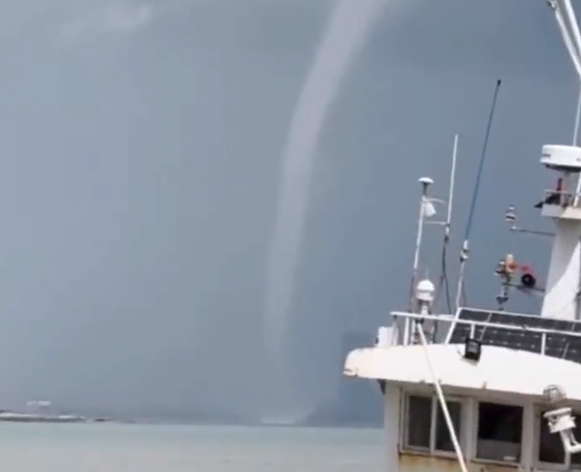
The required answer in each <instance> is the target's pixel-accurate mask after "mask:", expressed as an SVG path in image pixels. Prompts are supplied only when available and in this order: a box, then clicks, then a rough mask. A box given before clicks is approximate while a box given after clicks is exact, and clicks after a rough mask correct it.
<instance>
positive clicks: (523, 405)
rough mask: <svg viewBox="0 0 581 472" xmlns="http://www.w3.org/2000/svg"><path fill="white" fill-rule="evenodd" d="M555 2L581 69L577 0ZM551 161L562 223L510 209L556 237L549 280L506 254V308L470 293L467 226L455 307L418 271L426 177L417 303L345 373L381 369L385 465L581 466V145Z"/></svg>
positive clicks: (351, 360) (546, 149)
mask: <svg viewBox="0 0 581 472" xmlns="http://www.w3.org/2000/svg"><path fill="white" fill-rule="evenodd" d="M548 3H549V6H550V8H551V9H552V11H553V13H554V14H555V17H556V19H557V23H558V26H559V28H560V31H561V34H562V35H563V38H564V40H565V44H566V45H567V48H568V51H569V54H570V56H571V58H572V60H573V64H574V66H575V68H576V71H577V73H578V74H579V77H580V80H581V57H579V54H580V53H579V51H581V35H580V34H579V28H578V26H577V20H576V18H575V14H574V12H573V9H572V7H571V4H570V0H562V1H560V2H559V4H557V3H556V2H555V1H553V0H549V1H548ZM567 24H569V26H567ZM495 97H496V95H495ZM580 98H581V96H580ZM580 103H581V100H580ZM578 108H581V106H579V107H578ZM491 116H492V114H491ZM578 127H579V113H578V116H577V120H576V123H575V130H577V129H578ZM575 134H576V133H575ZM575 142H576V138H575V139H574V143H575ZM455 143H456V142H455ZM455 148H456V146H455ZM455 155H456V153H455V152H454V157H453V165H452V175H451V185H450V193H449V200H448V218H447V219H446V221H443V222H441V223H442V224H443V227H444V228H445V229H446V236H447V234H448V231H449V227H450V215H451V211H452V197H453V182H454V168H455V160H456V157H455ZM483 155H484V154H483ZM540 162H541V164H542V165H544V166H545V167H546V168H547V169H548V170H549V171H551V172H552V173H553V176H554V177H555V178H558V181H557V182H558V183H557V186H556V187H554V188H552V189H551V190H547V191H546V192H545V195H544V198H543V200H542V202H541V203H540V204H539V205H538V207H540V210H539V211H540V212H541V215H542V216H544V217H546V218H550V219H552V220H553V221H554V233H546V232H542V231H528V230H525V229H522V228H518V227H517V226H516V212H515V209H514V208H513V207H509V209H508V211H507V214H506V220H507V221H508V223H509V224H510V229H511V230H512V231H514V232H525V233H532V234H536V235H539V236H540V237H549V238H552V244H553V247H552V253H551V259H550V265H549V269H548V275H547V278H546V283H545V284H544V285H545V286H544V287H539V286H540V285H541V283H540V282H537V278H536V275H535V274H533V273H532V272H531V271H530V269H529V268H527V267H526V266H525V265H522V264H519V262H518V260H517V258H515V257H514V256H512V255H510V254H508V255H506V256H505V257H503V258H502V259H501V261H500V262H499V265H498V268H497V270H496V274H497V275H498V277H499V279H500V282H501V290H500V294H499V296H498V297H497V301H498V304H499V306H498V309H496V310H482V309H474V308H468V307H465V306H462V304H461V303H460V300H461V298H462V296H461V294H462V289H463V284H464V276H463V274H464V267H465V265H466V263H467V260H468V254H469V253H468V237H466V240H465V242H464V246H463V250H462V253H461V258H460V260H461V265H460V270H459V280H458V290H457V295H456V303H455V305H454V306H452V307H451V309H450V310H449V312H448V313H444V314H439V313H437V312H436V307H437V304H436V303H435V301H434V300H435V296H437V295H438V294H437V291H436V290H435V286H434V284H433V283H432V281H430V280H428V279H424V280H419V278H418V273H419V270H418V269H419V267H418V255H419V249H420V246H421V241H422V230H423V227H424V224H427V223H428V222H430V220H431V219H432V218H433V213H434V212H433V204H434V199H432V198H431V197H430V196H429V195H428V189H429V187H430V184H431V183H432V181H431V179H429V178H423V179H420V181H421V184H422V196H421V209H420V218H419V222H418V236H417V244H416V254H415V257H414V271H413V278H412V281H413V282H412V287H413V289H414V290H413V294H412V295H411V297H410V298H411V303H410V309H409V310H407V311H395V312H392V313H391V314H390V316H389V320H387V323H386V326H383V327H380V328H379V330H378V335H377V339H376V342H375V345H374V346H372V347H366V348H361V349H356V350H354V351H351V352H350V353H349V354H348V355H347V358H346V360H345V367H344V375H345V376H348V377H353V378H362V379H372V380H374V381H377V383H378V384H379V386H380V388H381V391H382V393H383V397H384V424H385V433H386V434H385V449H384V450H385V458H386V464H385V469H384V470H386V471H389V472H399V471H401V472H416V471H421V472H423V471H426V470H430V471H449V470H457V469H460V470H462V471H463V472H466V471H471V472H472V471H474V472H476V471H478V472H499V471H516V470H519V471H539V472H540V471H562V470H581V444H580V443H579V442H578V440H581V424H580V425H577V424H576V422H575V418H576V417H577V418H579V416H580V415H581V319H580V316H579V314H580V298H581V297H580V294H581V242H580V241H581V179H580V176H581V147H578V146H576V145H573V146H566V145H545V146H543V148H542V152H541V158H540ZM533 203H534V202H533ZM467 233H468V232H467ZM447 240H448V238H447V237H446V238H445V240H444V241H445V242H444V244H447ZM519 290H520V291H525V292H529V293H539V294H541V295H542V307H541V310H540V316H539V314H535V315H527V314H517V313H511V312H508V311H506V309H505V308H506V304H507V302H508V301H509V298H510V296H511V295H512V294H513V293H518V291H519Z"/></svg>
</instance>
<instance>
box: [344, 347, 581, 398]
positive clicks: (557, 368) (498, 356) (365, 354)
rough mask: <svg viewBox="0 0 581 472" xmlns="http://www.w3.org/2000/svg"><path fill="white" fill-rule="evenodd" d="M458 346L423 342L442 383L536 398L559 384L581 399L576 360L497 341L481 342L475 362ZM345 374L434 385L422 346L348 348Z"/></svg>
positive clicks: (579, 368)
mask: <svg viewBox="0 0 581 472" xmlns="http://www.w3.org/2000/svg"><path fill="white" fill-rule="evenodd" d="M463 348H464V346H461V345H457V344H447V345H446V344H432V345H430V346H428V349H429V352H430V356H431V358H432V360H433V362H434V364H435V365H437V366H438V375H439V378H440V379H439V380H440V383H441V384H442V386H443V387H451V388H454V389H455V390H456V391H457V390H486V391H489V392H499V393H515V394H518V395H527V396H534V397H537V398H540V397H542V395H543V391H544V389H545V388H546V387H547V385H551V384H559V385H562V386H563V388H564V389H565V391H566V392H567V397H568V398H569V399H570V400H572V401H581V381H580V379H581V364H577V363H575V362H571V361H567V360H563V359H557V358H554V357H549V356H542V355H540V354H535V353H532V352H527V351H517V350H514V349H508V348H503V347H496V346H485V348H484V349H483V350H482V357H481V359H480V361H479V362H477V363H474V362H470V361H467V360H465V359H464V358H463V356H462V352H463ZM344 375H345V376H347V377H360V378H367V379H383V380H387V381H388V382H395V383H400V384H421V385H433V381H432V375H431V372H430V369H429V365H428V362H427V360H426V356H425V355H424V352H423V347H422V346H421V345H413V346H394V347H391V348H389V349H378V348H363V349H357V350H355V351H352V352H350V353H349V355H348V357H347V360H346V362H345V369H344Z"/></svg>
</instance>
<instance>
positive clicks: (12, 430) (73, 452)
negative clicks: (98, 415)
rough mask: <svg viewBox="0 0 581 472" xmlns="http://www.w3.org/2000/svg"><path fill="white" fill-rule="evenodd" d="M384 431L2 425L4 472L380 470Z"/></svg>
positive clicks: (1, 466) (1, 467)
mask: <svg viewBox="0 0 581 472" xmlns="http://www.w3.org/2000/svg"><path fill="white" fill-rule="evenodd" d="M381 440H382V432H381V431H380V430H355V429H322V428H305V429H302V428H246V427H222V426H220V427H213V426H158V425H146V426H144V425H117V424H78V425H65V424H14V423H0V471H1V472H85V471H87V472H88V471H91V472H92V471H103V472H185V471H188V472H267V471H268V472H275V471H281V472H287V471H289V472H291V471H297V472H310V471H313V472H331V471H332V472H351V471H354V472H355V471H357V472H362V471H364V472H376V471H377V472H379V471H380V470H381V463H382V441H381Z"/></svg>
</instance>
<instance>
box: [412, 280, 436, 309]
mask: <svg viewBox="0 0 581 472" xmlns="http://www.w3.org/2000/svg"><path fill="white" fill-rule="evenodd" d="M435 292H436V287H434V284H433V283H432V282H431V281H430V280H429V279H424V280H420V281H419V282H418V285H417V286H416V300H417V302H418V305H419V309H420V313H421V314H423V315H426V314H428V313H429V311H430V308H431V306H432V302H433V301H434V293H435Z"/></svg>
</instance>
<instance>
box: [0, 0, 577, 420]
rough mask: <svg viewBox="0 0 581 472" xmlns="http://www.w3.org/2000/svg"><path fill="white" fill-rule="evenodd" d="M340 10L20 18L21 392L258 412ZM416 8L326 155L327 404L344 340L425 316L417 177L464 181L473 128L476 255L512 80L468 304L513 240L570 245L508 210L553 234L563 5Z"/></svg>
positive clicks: (565, 92) (17, 367) (320, 222)
mask: <svg viewBox="0 0 581 472" xmlns="http://www.w3.org/2000/svg"><path fill="white" fill-rule="evenodd" d="M353 1H357V0H353ZM389 1H390V0H386V2H388V3H389ZM391 1H397V0H391ZM334 3H335V2H334V1H333V0H292V1H291V0H277V1H267V0H166V1H164V2H156V3H153V2H152V3H137V2H126V3H121V2H114V1H113V2H109V3H107V2H102V1H96V0H82V1H78V0H75V1H74V2H73V1H72V0H43V1H42V2H41V1H37V0H30V1H28V2H15V1H12V2H5V4H4V5H3V6H2V7H0V40H1V41H2V43H0V64H1V66H2V68H1V70H2V74H0V103H1V105H2V106H1V107H0V156H1V158H0V222H1V224H0V228H1V231H0V268H1V270H0V314H1V316H0V358H1V359H2V362H0V378H2V382H0V404H2V403H4V404H7V405H11V406H14V405H19V404H23V403H24V402H25V401H26V400H29V399H31V398H34V397H46V398H50V399H52V400H54V401H55V402H58V403H64V404H74V405H102V406H105V407H107V406H111V407H124V406H131V405H156V406H159V407H165V406H167V407H176V408H183V409H184V410H188V409H195V408H201V407H206V406H213V407H221V408H229V409H232V410H235V411H237V412H252V411H258V410H259V409H260V404H261V398H260V394H259V393H258V392H256V390H257V385H258V384H257V382H259V381H260V380H261V379H264V378H268V373H264V372H261V371H260V366H261V359H262V357H263V351H262V340H261V336H262V330H261V325H262V310H263V300H264V294H263V291H264V275H265V274H264V271H265V266H266V259H265V258H266V256H267V248H268V243H269V236H270V234H271V231H272V225H273V223H274V212H275V202H276V196H277V184H278V181H279V169H280V166H281V162H280V158H281V153H282V148H283V145H284V143H285V139H286V133H287V130H288V125H289V122H290V120H291V114H292V111H293V107H294V104H295V101H296V100H297V98H298V95H299V93H300V90H301V86H302V84H303V82H304V80H305V77H306V74H307V72H308V70H309V67H310V66H311V61H312V58H313V56H314V52H315V50H316V46H317V43H318V41H319V40H320V39H321V35H322V34H323V31H324V27H325V24H326V20H327V18H328V16H329V14H330V12H331V9H332V8H333V6H334ZM407 3H408V4H409V5H405V7H402V8H400V9H399V10H398V13H397V15H398V16H393V15H392V14H391V11H390V10H389V9H386V11H385V15H384V16H383V17H382V19H381V21H379V22H378V25H377V27H376V28H375V29H374V31H373V32H372V34H371V36H370V38H369V41H368V42H367V44H366V46H365V48H364V49H363V50H362V52H361V54H359V55H358V57H357V58H355V61H354V62H353V66H352V69H351V71H350V73H349V74H348V75H347V76H346V79H345V80H344V82H343V84H342V86H341V88H340V92H339V96H338V97H337V100H336V101H335V103H334V104H333V107H332V110H331V113H330V115H329V119H328V120H327V122H326V123H325V126H324V131H323V133H322V136H321V139H320V142H319V146H318V149H317V152H316V155H315V158H316V161H315V171H314V177H313V180H312V187H311V198H310V203H309V220H308V225H307V230H306V235H305V238H306V239H305V245H304V251H303V255H302V258H301V262H300V270H299V276H298V284H297V290H296V297H295V303H294V307H293V320H294V322H293V324H292V327H291V329H290V331H291V333H292V334H291V338H292V349H293V351H294V352H295V356H294V360H293V362H292V368H290V369H289V370H290V371H289V376H291V377H292V378H293V379H295V380H294V381H295V382H296V384H297V385H298V386H299V387H298V392H299V396H300V401H302V402H304V403H305V405H307V406H312V405H311V404H312V403H315V402H317V401H320V400H322V399H325V398H330V397H331V396H332V395H333V392H334V389H335V388H336V382H337V379H338V376H339V375H340V367H341V366H340V361H339V360H338V355H339V346H340V338H341V334H342V333H343V332H345V331H347V330H362V331H369V332H370V333H372V334H373V332H374V330H375V328H376V326H377V325H378V324H379V323H380V322H381V321H382V319H384V318H385V316H386V314H387V312H388V311H389V310H391V309H397V308H402V307H405V304H406V293H407V290H408V283H409V276H410V267H411V262H412V255H413V254H412V251H413V248H412V242H411V241H412V240H413V234H414V231H415V227H414V225H415V218H416V213H417V211H416V207H417V193H418V187H417V184H416V180H417V178H418V177H420V176H422V175H424V174H428V175H431V176H432V177H433V178H434V179H435V181H436V184H435V186H434V191H435V192H437V193H439V194H440V195H441V196H444V195H445V193H446V186H447V182H446V180H447V174H448V168H449V155H450V152H451V146H452V140H453V135H454V133H456V132H457V133H460V164H459V174H458V179H459V181H458V194H457V195H458V198H457V203H458V205H457V210H458V211H457V217H456V219H455V221H454V230H455V238H456V239H455V241H454V244H453V245H454V247H453V248H452V256H453V257H451V265H453V266H455V261H456V256H457V252H458V241H459V240H460V239H461V238H462V235H463V232H464V224H465V223H464V222H465V220H466V212H467V206H468V203H467V202H468V200H469V199H470V196H471V188H472V186H473V182H474V176H475V170H476V166H477V161H478V158H479V155H480V149H481V146H482V140H483V135H484V129H485V125H486V119H487V115H488V112H489V107H490V102H491V99H492V93H493V89H494V83H495V80H496V79H497V78H503V79H504V84H503V89H502V90H501V92H500V97H499V102H498V109H497V117H496V118H497V119H496V121H495V123H494V127H493V133H492V136H491V141H490V147H489V157H488V161H487V164H486V168H485V170H484V176H483V182H482V187H481V199H480V201H479V203H478V207H477V210H478V213H477V215H476V218H475V220H474V226H473V233H472V236H473V239H472V244H471V246H472V254H471V260H470V267H469V274H470V280H469V282H468V287H467V292H468V297H469V299H470V301H471V302H473V303H478V304H488V305H492V304H493V302H494V295H495V294H496V285H495V280H494V276H493V270H494V267H495V264H496V262H497V259H498V258H499V257H500V256H502V255H503V254H504V253H505V252H507V251H511V252H515V253H516V255H517V257H519V258H521V259H524V260H525V261H527V262H534V263H536V264H538V265H539V266H540V269H541V272H542V271H543V269H544V265H545V264H546V262H547V259H548V249H549V247H548V245H547V244H546V242H544V241H536V240H534V239H532V240H525V241H523V240H517V239H514V237H509V235H508V234H507V231H506V229H505V227H504V221H503V214H504V210H505V208H506V206H507V205H508V204H511V203H512V204H516V205H517V207H518V208H519V209H521V211H520V214H521V216H520V217H522V218H523V219H525V220H526V222H527V224H529V226H535V227H543V225H545V224H546V223H545V222H542V221H541V220H540V219H537V218H536V216H537V215H536V214H535V212H534V210H533V209H532V206H533V205H534V204H535V203H536V202H537V201H538V200H539V198H540V196H541V195H542V191H543V190H544V188H545V186H547V185H552V176H550V175H547V174H546V172H545V171H544V170H543V169H542V167H541V166H540V165H539V163H538V161H539V157H540V149H541V146H542V145H543V144H545V143H551V142H555V143H569V142H570V140H571V136H572V124H573V118H574V112H575V110H574V108H575V101H576V97H577V85H576V79H575V75H574V71H573V68H572V65H571V64H570V62H569V59H568V57H567V55H566V52H565V49H564V47H563V46H562V44H561V41H560V37H559V35H558V30H557V26H556V24H555V21H554V18H553V16H552V14H551V12H550V10H549V9H548V8H547V6H546V2H544V1H541V0H537V1H534V2H532V1H530V0H512V1H510V2H507V1H506V0H486V1H480V2H466V1H465V0H439V1H438V2H433V1H428V0H415V1H414V2H407ZM429 234H431V239H432V240H433V242H432V243H431V245H432V246H433V248H434V251H436V250H439V248H438V244H439V240H440V235H438V234H437V233H436V232H435V231H434V230H433V229H430V231H429ZM438 258H439V254H436V253H432V255H431V256H429V257H427V258H426V262H432V265H431V267H430V271H429V274H430V275H431V276H432V277H434V278H437V277H438V276H439V269H440V268H439V266H438ZM451 271H452V272H454V267H452V269H451ZM452 275H453V274H452ZM519 303H520V305H523V306H527V305H532V307H533V308H536V306H535V304H534V303H533V304H531V303H530V301H526V300H525V301H524V302H517V301H515V305H514V306H513V308H517V307H519V306H520V305H519ZM0 406H1V405H0Z"/></svg>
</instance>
